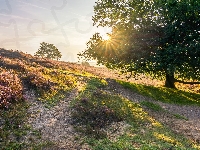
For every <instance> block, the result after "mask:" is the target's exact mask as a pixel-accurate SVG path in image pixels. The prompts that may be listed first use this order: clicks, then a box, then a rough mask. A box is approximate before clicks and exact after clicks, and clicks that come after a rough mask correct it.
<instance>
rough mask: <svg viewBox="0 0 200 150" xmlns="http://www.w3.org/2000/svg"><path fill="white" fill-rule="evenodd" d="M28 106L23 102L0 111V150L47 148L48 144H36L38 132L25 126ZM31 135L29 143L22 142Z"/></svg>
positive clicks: (38, 139)
mask: <svg viewBox="0 0 200 150" xmlns="http://www.w3.org/2000/svg"><path fill="white" fill-rule="evenodd" d="M28 107H29V105H28V104H27V103H26V102H25V101H23V102H18V103H14V104H12V106H11V107H10V108H9V109H7V110H3V109H0V120H1V122H2V124H1V126H0V149H2V150H22V149H33V150H37V149H41V148H44V147H47V146H49V145H50V144H49V143H50V142H48V143H46V142H37V141H40V138H41V133H40V131H37V130H33V129H32V127H31V126H29V125H28V124H27V119H28V117H29V114H28V113H27V109H28ZM28 133H31V134H32V136H33V137H34V138H33V139H32V140H31V139H29V140H30V141H31V143H26V142H23V140H22V138H23V137H24V136H27V134H28ZM35 140H36V141H35Z"/></svg>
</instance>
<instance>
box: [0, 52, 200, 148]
mask: <svg viewBox="0 0 200 150" xmlns="http://www.w3.org/2000/svg"><path fill="white" fill-rule="evenodd" d="M0 57H1V59H0V70H1V73H0V88H1V91H0V92H1V93H0V94H1V97H0V106H1V109H0V147H2V149H200V145H199V144H200V139H199V138H200V132H199V131H200V109H199V106H200V95H199V94H195V93H187V92H183V91H179V90H169V89H166V88H154V87H151V86H144V85H137V84H132V83H128V82H124V81H116V80H114V79H111V78H115V79H116V78H118V79H119V77H118V75H117V74H114V73H113V74H112V72H110V71H108V70H106V69H105V68H95V67H85V66H81V65H77V64H73V63H66V62H58V61H53V60H47V59H41V58H37V57H33V56H31V55H29V54H25V53H22V52H18V51H8V50H4V49H0ZM89 72H90V73H89ZM106 72H107V73H106ZM191 104H192V105H191Z"/></svg>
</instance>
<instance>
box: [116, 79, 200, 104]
mask: <svg viewBox="0 0 200 150" xmlns="http://www.w3.org/2000/svg"><path fill="white" fill-rule="evenodd" d="M118 83H120V84H121V85H122V86H123V87H125V88H128V89H131V90H133V91H135V92H137V93H139V94H141V95H144V96H148V97H151V98H153V99H155V100H158V101H161V102H165V103H174V104H179V105H197V106H200V94H197V93H190V92H185V91H181V90H177V89H170V88H165V87H153V86H146V85H142V84H134V83H130V82H124V81H119V80H118Z"/></svg>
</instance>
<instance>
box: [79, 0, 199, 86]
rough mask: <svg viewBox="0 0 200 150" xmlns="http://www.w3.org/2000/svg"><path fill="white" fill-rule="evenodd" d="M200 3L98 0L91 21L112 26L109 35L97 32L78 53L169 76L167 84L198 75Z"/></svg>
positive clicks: (113, 64) (108, 63) (125, 69)
mask: <svg viewBox="0 0 200 150" xmlns="http://www.w3.org/2000/svg"><path fill="white" fill-rule="evenodd" d="M199 7H200V3H199V2H197V1H195V0H191V1H189V0H181V1H177V0H171V1H161V0H155V1H148V3H147V2H144V1H112V2H111V1H107V0H98V1H97V2H96V5H95V6H94V16H93V21H94V24H95V25H97V26H102V27H104V26H106V27H111V28H112V32H111V33H109V36H110V40H107V41H105V40H103V39H102V37H101V35H100V34H99V33H95V34H94V35H93V37H92V38H91V39H90V40H89V41H88V43H87V49H86V50H85V51H84V52H82V53H80V54H78V55H79V56H80V57H84V58H85V59H86V60H90V59H94V60H97V62H98V63H101V64H103V65H106V66H107V67H109V68H113V69H115V68H119V69H121V70H122V72H132V73H133V74H136V73H145V74H149V75H151V76H153V77H155V78H164V77H165V76H166V80H167V82H166V86H168V87H175V86H174V82H177V81H178V80H175V79H174V74H175V75H176V76H175V77H176V79H181V80H191V79H192V80H200V78H199V77H200V68H199V65H198V64H199V63H200V59H199V57H198V56H199V55H200V50H199V47H200V44H199V43H200V36H199V32H200V17H199V14H200V9H199ZM167 76H169V78H167ZM178 82H180V81H178Z"/></svg>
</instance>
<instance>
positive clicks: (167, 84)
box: [165, 74, 176, 88]
mask: <svg viewBox="0 0 200 150" xmlns="http://www.w3.org/2000/svg"><path fill="white" fill-rule="evenodd" d="M174 83H175V79H174V75H169V74H166V80H165V87H168V88H176V87H175V84H174Z"/></svg>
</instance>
